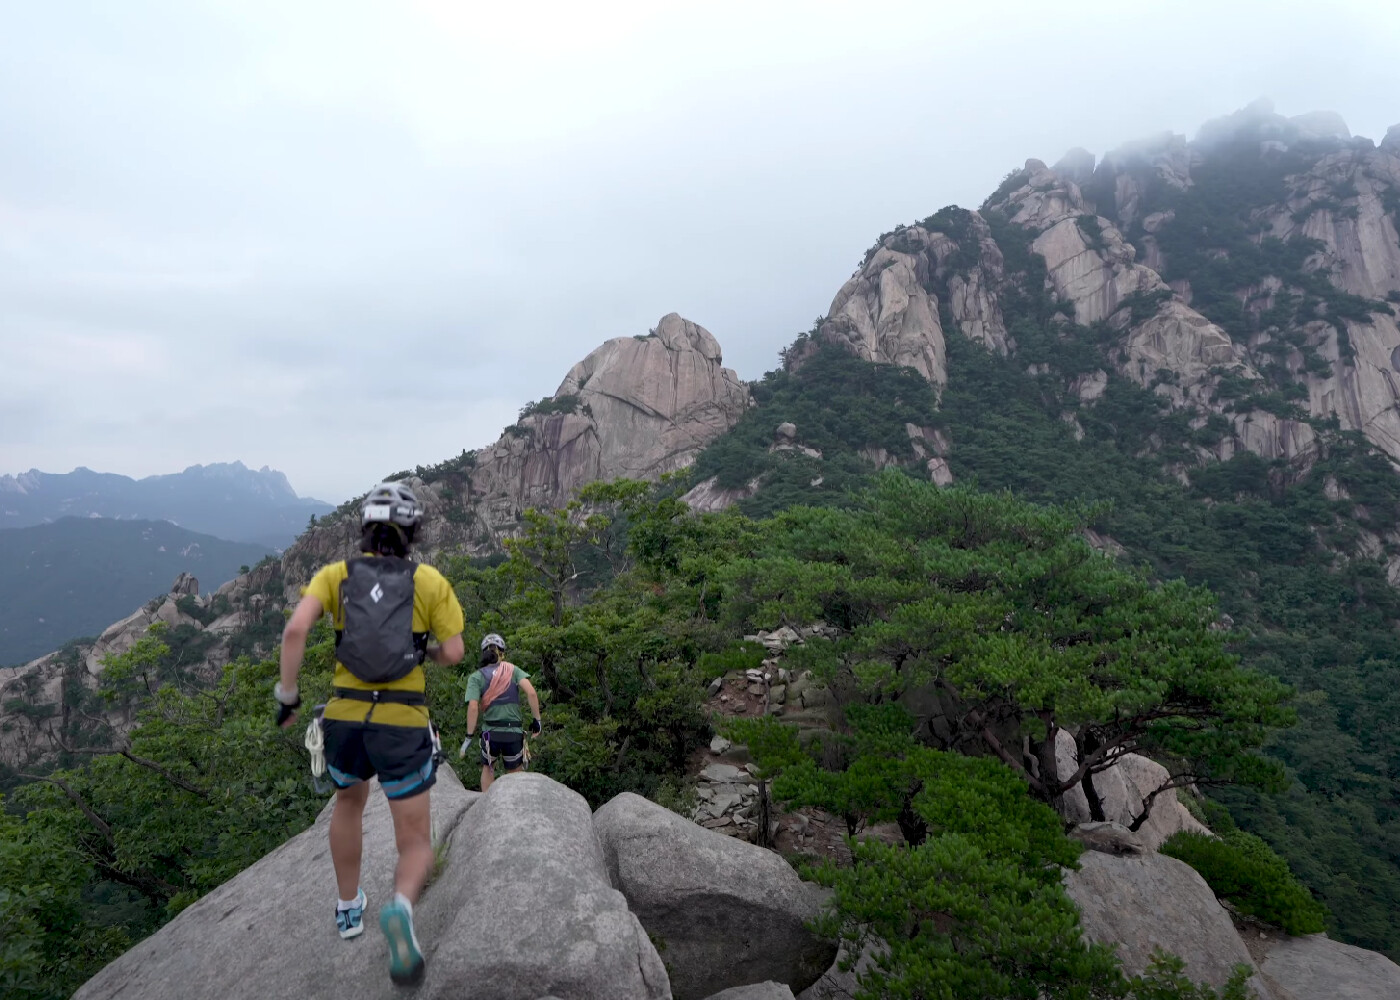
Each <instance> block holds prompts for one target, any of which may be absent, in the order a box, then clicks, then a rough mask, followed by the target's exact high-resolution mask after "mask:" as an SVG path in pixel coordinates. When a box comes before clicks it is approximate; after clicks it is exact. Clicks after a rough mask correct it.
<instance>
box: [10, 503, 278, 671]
mask: <svg viewBox="0 0 1400 1000" xmlns="http://www.w3.org/2000/svg"><path fill="white" fill-rule="evenodd" d="M268 551H269V550H268V549H267V548H266V547H264V546H261V545H251V544H248V543H246V542H226V541H224V540H223V539H221V538H214V537H212V536H210V535H200V534H196V533H195V532H193V531H186V530H185V529H184V528H180V527H176V526H175V525H173V524H171V523H170V522H168V521H115V520H111V519H109V518H87V517H84V518H76V517H65V518H63V519H61V520H58V521H55V522H54V523H52V524H41V525H35V526H34V527H29V528H6V529H3V530H0V664H4V665H9V664H17V663H25V662H27V661H28V660H32V659H33V658H34V657H36V656H42V655H43V654H44V653H47V652H49V651H50V650H54V649H57V648H58V647H59V646H61V645H63V643H65V642H67V641H68V640H69V639H71V638H73V637H74V636H78V635H94V634H96V633H99V632H101V631H102V630H103V629H104V628H106V627H107V626H108V625H110V624H112V623H113V622H114V621H119V620H121V619H122V618H125V617H126V616H127V615H129V614H131V611H132V609H133V608H139V607H140V606H141V605H142V604H144V603H145V602H146V601H148V600H150V599H151V598H152V597H154V596H156V595H158V594H163V593H165V592H166V591H168V590H169V589H170V585H171V583H173V582H174V580H175V578H176V577H177V576H179V575H180V573H181V572H189V573H192V574H194V575H195V576H196V577H198V578H199V582H200V585H201V586H202V587H204V588H205V589H206V590H213V589H214V588H215V587H217V586H219V585H220V584H222V583H224V582H225V581H228V580H231V579H233V577H234V576H236V575H237V573H238V568H239V566H240V565H242V564H245V563H255V562H257V561H258V560H259V559H261V558H262V557H263V556H265V555H267V554H268Z"/></svg>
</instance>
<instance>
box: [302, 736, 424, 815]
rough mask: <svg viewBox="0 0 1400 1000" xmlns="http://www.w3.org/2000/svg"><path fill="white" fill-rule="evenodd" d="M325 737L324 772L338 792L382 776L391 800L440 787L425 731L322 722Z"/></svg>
mask: <svg viewBox="0 0 1400 1000" xmlns="http://www.w3.org/2000/svg"><path fill="white" fill-rule="evenodd" d="M321 727H322V732H323V733H324V735H325V737H326V772H327V773H328V774H330V776H331V780H332V781H334V782H335V784H336V787H338V788H349V787H350V786H351V785H354V784H356V783H357V782H360V781H368V780H369V779H370V778H372V777H374V776H375V775H378V776H379V784H380V787H382V788H383V789H384V794H385V795H386V796H388V797H389V798H391V799H408V798H412V797H413V796H415V795H417V794H419V793H420V792H426V791H427V790H428V789H429V788H432V787H433V785H434V784H435V783H436V782H437V773H436V771H435V770H434V769H433V739H432V736H431V735H430V734H429V732H428V728H427V727H426V726H377V725H375V724H374V723H364V722H344V721H341V720H339V719H323V720H321Z"/></svg>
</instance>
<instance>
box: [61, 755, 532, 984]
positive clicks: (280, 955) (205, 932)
mask: <svg viewBox="0 0 1400 1000" xmlns="http://www.w3.org/2000/svg"><path fill="white" fill-rule="evenodd" d="M371 792H372V794H371V795H370V799H369V804H368V805H367V806H366V807H365V817H364V857H363V861H362V873H363V874H362V876H361V886H362V888H363V889H364V890H365V894H366V896H367V897H368V898H369V905H370V909H369V913H368V918H369V919H367V920H366V923H369V924H371V926H376V925H375V923H374V918H375V916H376V915H377V913H378V910H379V907H380V905H382V904H383V903H384V902H385V901H386V900H388V899H389V898H390V897H392V895H393V870H394V863H395V857H396V855H395V851H394V834H393V825H392V821H391V820H390V817H389V808H388V805H387V804H386V802H385V800H384V796H383V795H381V794H380V793H379V790H378V789H377V788H376V789H372V790H371ZM432 796H433V798H432V812H433V828H434V830H435V831H436V835H437V837H438V840H439V842H441V843H445V844H446V845H447V847H448V851H449V857H450V856H451V854H452V852H453V851H455V849H456V847H457V845H458V843H459V840H458V836H457V831H458V827H459V824H460V823H461V821H462V818H463V816H464V815H465V814H466V813H467V812H468V810H470V809H471V808H472V807H473V806H474V805H475V803H476V802H477V800H478V799H479V798H480V796H479V795H478V794H477V793H476V792H469V791H466V790H465V789H464V788H463V787H462V785H461V782H459V781H457V779H456V777H455V776H454V775H452V773H451V772H450V771H446V770H445V771H443V772H442V774H441V777H440V779H439V781H438V784H437V786H436V787H435V788H434V789H433V791H432ZM330 813H331V809H330V807H329V806H328V807H327V808H326V809H325V810H324V811H323V812H322V813H321V816H320V818H319V819H317V821H316V824H315V825H314V826H313V827H312V828H311V829H309V830H307V831H306V832H305V833H302V834H300V835H298V836H296V837H293V838H292V839H291V840H289V841H287V843H285V844H283V845H282V846H281V847H279V848H278V849H277V850H275V851H273V852H272V853H271V854H269V855H268V856H267V857H265V858H263V859H262V860H261V861H259V862H257V863H256V864H254V865H253V866H252V867H251V868H249V869H247V870H246V871H244V872H243V873H242V874H240V875H238V876H237V877H236V878H234V879H231V880H230V881H228V882H226V883H224V884H223V885H221V886H220V887H219V888H218V889H215V890H214V891H213V892H211V893H210V894H209V895H207V896H205V897H204V898H203V899H201V900H199V901H198V902H196V903H195V904H194V905H193V906H190V907H189V908H188V909H186V910H185V911H184V912H182V913H181V914H180V915H179V916H177V917H176V918H175V919H174V920H172V921H171V922H170V923H168V924H166V925H165V926H164V927H163V928H161V929H160V930H159V931H157V932H156V933H155V934H152V935H151V936H150V937H148V938H146V940H144V941H142V942H141V943H140V944H138V945H137V946H136V947H134V948H132V949H131V950H130V951H128V952H127V953H126V954H125V955H122V956H121V957H120V958H118V959H117V960H116V961H114V962H112V963H111V964H109V965H108V966H107V967H106V968H104V969H103V970H102V971H101V972H99V973H98V974H97V975H96V976H94V977H93V978H92V979H90V980H88V982H87V983H86V984H85V985H84V986H83V987H82V988H81V989H79V990H78V992H77V993H75V994H74V1000H113V998H117V997H121V998H123V1000H124V998H126V997H141V998H143V1000H203V998H207V1000H239V998H248V1000H284V998H285V1000H293V998H301V997H314V996H340V995H344V996H358V997H366V998H374V997H383V998H385V1000H388V998H390V997H394V996H399V995H401V992H400V991H398V990H397V989H396V987H394V986H392V985H391V984H390V983H389V977H388V976H387V975H386V974H385V971H384V970H385V967H386V965H387V961H388V952H387V949H386V946H385V943H384V937H383V935H381V934H376V933H373V932H370V931H367V932H366V933H365V934H364V936H363V937H361V938H359V939H357V940H355V941H348V942H347V941H341V940H340V939H339V938H338V937H337V936H336V932H335V926H334V924H333V923H332V922H331V919H330V918H331V911H332V910H333V909H334V904H333V903H332V902H331V899H332V897H333V894H334V892H335V880H334V873H333V871H332V869H331V862H330V855H329V853H328V848H327V845H326V831H327V827H328V824H329V823H330ZM440 890H441V887H440V886H438V885H434V886H431V887H430V888H429V890H428V893H427V895H425V896H424V898H423V899H422V900H421V901H420V904H419V906H418V910H417V913H416V914H415V923H416V924H417V931H418V936H419V938H420V940H421V941H422V942H423V944H424V946H425V947H431V946H432V943H433V942H440V941H441V940H442V937H441V927H442V926H443V924H444V922H445V920H446V918H447V915H448V913H449V912H450V910H451V907H452V906H453V905H455V906H457V907H465V908H467V909H468V910H469V911H474V910H475V909H476V907H477V906H478V905H479V904H478V902H477V901H475V900H470V899H464V898H460V897H458V898H455V899H451V900H449V899H447V898H445V896H446V893H445V892H442V891H440ZM434 897H437V898H436V899H435V898H434ZM429 968H430V969H431V968H432V965H431V956H430V965H429ZM544 992H547V991H540V992H539V993H532V994H528V996H529V998H530V1000H534V998H535V997H536V996H540V995H541V994H542V993H544ZM420 995H424V996H436V995H440V994H434V993H421V994H420Z"/></svg>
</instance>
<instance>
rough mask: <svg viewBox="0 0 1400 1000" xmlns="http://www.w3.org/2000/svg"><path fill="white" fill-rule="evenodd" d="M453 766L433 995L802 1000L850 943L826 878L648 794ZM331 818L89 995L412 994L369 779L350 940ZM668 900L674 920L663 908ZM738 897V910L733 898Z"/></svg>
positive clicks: (430, 896)
mask: <svg viewBox="0 0 1400 1000" xmlns="http://www.w3.org/2000/svg"><path fill="white" fill-rule="evenodd" d="M440 774H441V777H440V780H439V782H438V785H437V786H436V787H435V788H434V789H433V792H432V796H433V798H432V813H433V828H434V834H435V838H436V841H437V843H438V844H439V845H440V846H439V856H440V859H441V860H440V862H439V866H438V868H437V869H436V870H435V872H434V874H433V876H432V878H431V880H430V882H429V884H428V887H427V888H426V889H425V890H424V893H423V895H422V897H421V898H420V899H419V901H418V904H417V906H416V907H415V910H414V923H415V925H416V931H417V936H418V938H419V941H420V944H421V946H422V948H423V952H424V956H425V958H426V959H427V972H426V975H425V977H424V980H423V983H422V985H421V986H420V987H419V988H418V990H417V992H416V993H415V995H416V996H419V997H424V998H430V1000H438V998H440V1000H448V998H457V997H462V996H489V997H493V998H496V1000H549V998H555V1000H668V998H670V997H671V996H672V995H673V994H672V987H671V978H670V977H668V973H667V966H670V968H671V974H672V975H673V976H675V977H676V980H677V983H678V984H679V988H678V990H677V992H676V993H675V995H676V996H678V997H681V998H682V1000H684V998H685V997H692V998H695V1000H700V998H704V997H710V996H711V995H712V994H715V993H716V992H718V991H721V990H723V991H725V992H724V993H722V994H721V995H722V996H724V997H725V998H726V1000H734V998H752V1000H767V998H789V1000H790V998H791V997H792V995H793V994H792V990H791V988H790V986H789V983H795V984H801V985H805V984H806V983H808V982H810V981H811V980H813V979H815V978H816V977H817V976H818V975H819V974H820V973H821V972H822V970H823V969H825V968H826V967H827V965H828V964H829V962H830V959H831V956H832V955H833V954H834V947H832V946H828V945H824V944H820V943H818V942H816V941H815V939H814V938H812V936H811V935H810V934H809V933H808V932H806V931H805V929H804V928H802V927H801V923H800V920H799V919H798V917H799V914H805V915H807V916H812V915H815V906H816V905H817V904H816V900H815V899H814V898H813V897H812V896H811V895H809V893H810V892H812V891H816V890H814V889H813V887H811V886H805V885H804V884H803V883H801V882H800V881H799V880H798V878H797V875H796V873H794V872H793V871H792V869H791V868H790V867H789V866H788V865H787V863H786V862H785V861H783V860H782V859H781V858H780V857H778V856H777V855H776V854H772V853H771V852H768V851H763V850H760V849H758V848H754V847H750V846H749V845H746V844H740V843H738V842H736V841H732V840H729V839H728V838H725V837H723V836H720V835H719V834H712V833H709V832H708V831H705V830H701V829H700V828H699V827H695V826H694V825H693V824H690V823H689V822H687V821H686V820H684V819H681V818H680V817H678V816H675V815H674V814H672V813H669V812H667V811H666V810H664V809H662V808H661V807H660V806H656V805H653V804H652V803H650V802H647V801H646V800H645V799H640V798H638V797H637V796H632V795H624V796H620V797H619V798H618V799H615V800H614V801H613V802H612V803H609V804H608V805H606V806H604V807H603V808H602V809H600V810H599V812H598V814H597V817H596V819H595V817H594V815H593V814H592V813H591V812H590V810H589V808H588V804H587V803H586V802H585V801H584V800H583V798H582V797H581V796H579V795H578V794H577V793H575V792H573V791H571V790H569V789H568V788H565V787H564V786H563V785H560V784H559V783H557V782H555V781H552V780H551V779H549V778H547V777H544V776H543V775H538V774H520V775H510V776H508V777H505V778H502V779H501V780H499V781H497V782H496V783H495V784H493V785H492V786H491V790H490V792H489V793H487V794H485V795H481V794H478V793H476V792H469V791H466V790H464V789H463V788H462V785H461V783H460V782H459V781H458V780H457V778H456V776H455V775H454V774H453V773H452V772H451V770H450V769H444V770H443V771H441V772H440ZM330 812H331V807H327V809H326V810H324V811H323V812H322V814H321V816H320V818H319V819H318V820H317V821H316V824H315V825H314V826H313V827H312V828H311V829H309V830H307V831H305V832H304V833H302V834H299V835H298V836H296V837H293V838H292V839H291V840H289V841H288V842H287V843H286V844H284V845H283V846H282V847H280V848H278V849H277V850H276V851H273V852H272V853H271V854H269V855H268V856H267V857H265V858H263V859H262V860H261V861H259V862H257V863H256V864H254V865H253V866H252V867H251V868H249V869H247V870H246V871H244V872H243V873H242V874H240V875H238V876H236V877H235V878H233V879H231V880H230V881H229V882H227V883H225V884H224V885H223V886H221V887H219V888H218V889H216V890H215V891H214V892H212V893H210V894H209V895H208V896H206V897H204V898H203V899H201V900H199V901H198V902H197V903H195V904H194V905H193V906H191V907H189V908H188V909H187V910H185V911H184V912H183V913H181V914H180V915H179V916H178V917H176V918H175V919H174V920H172V921H171V922H170V923H169V924H167V925H166V926H165V927H163V928H162V929H161V930H159V931H157V932H156V933H155V934H153V935H152V936H151V937H149V938H147V939H146V940H145V941H143V942H141V943H140V944H139V945H137V946H136V947H135V948H133V949H131V951H129V952H127V953H126V954H125V955H123V956H122V957H120V958H118V959H117V960H116V961H114V962H112V963H111V964H110V965H108V966H107V967H106V968H105V969H103V970H102V971H101V972H100V973H98V974H97V975H96V976H94V977H93V978H92V979H91V980H89V981H88V982H87V983H86V984H85V985H84V986H83V987H82V988H81V989H80V990H79V991H78V992H77V994H75V998H76V1000H114V998H117V997H136V996H139V997H143V998H149V1000H163V998H174V997H180V998H190V1000H201V998H206V997H207V998H211V1000H212V998H215V997H217V998H219V1000H243V998H247V1000H300V998H302V997H308V996H326V995H338V994H340V993H344V994H346V995H355V996H368V997H381V996H382V997H386V998H387V997H390V996H398V995H401V991H399V990H398V989H397V988H396V987H394V986H392V985H391V984H390V982H389V979H388V976H387V974H386V972H385V968H386V965H387V962H386V958H387V954H386V951H385V942H384V939H383V936H382V935H381V934H380V933H379V932H378V930H377V929H375V920H374V918H375V916H376V915H377V912H378V909H379V907H380V906H381V905H382V904H383V903H384V901H385V900H387V899H388V898H390V896H391V895H392V872H393V868H394V857H395V855H394V846H393V845H394V837H393V827H392V822H391V819H390V816H389V810H388V807H387V804H386V803H385V800H384V798H383V796H382V795H380V794H379V791H378V790H377V789H374V790H372V792H371V796H370V800H369V804H368V806H367V807H366V810H365V820H364V860H363V875H362V880H361V881H362V886H363V888H364V890H365V893H366V895H367V896H368V897H369V901H370V903H369V912H368V914H367V916H368V919H367V921H366V922H367V923H368V924H369V925H370V926H369V929H367V931H366V933H365V934H364V935H363V936H362V937H360V938H358V939H356V940H354V941H350V942H343V941H340V940H339V939H338V938H337V937H336V932H335V927H334V924H333V923H332V921H331V919H330V916H331V914H330V906H329V902H330V900H331V899H332V898H333V893H334V891H335V889H334V880H333V873H332V869H331V864H330V859H329V856H328V848H327V843H326V835H327V824H328V823H329V819H330ZM658 838H659V839H658ZM747 881H751V882H752V883H753V885H752V886H750V887H748V888H745V887H744V883H745V882H747ZM614 882H616V883H617V887H614ZM619 888H620V889H622V890H623V891H619ZM707 893H708V895H707ZM764 893H768V894H770V895H771V896H772V897H773V898H769V899H763V898H761V897H762V895H763V894H764ZM707 900H708V903H707ZM668 901H669V907H670V909H671V910H672V911H674V912H672V913H666V912H663V911H665V910H666V909H667V906H668ZM721 901H727V903H728V904H729V907H728V908H726V907H725V906H718V909H717V908H716V906H717V905H718V904H720V903H721ZM707 906H708V909H707ZM760 911H761V913H762V915H763V916H765V917H766V918H767V919H768V920H769V921H770V922H769V923H764V922H762V921H760V920H758V919H757V915H758V914H759V913H760ZM687 913H688V914H690V916H689V918H688V919H687V918H686V916H685V914H687ZM701 913H704V914H707V915H708V917H707V918H706V919H702V918H701V917H700V916H699V914H701ZM658 920H659V921H660V923H659V924H658V925H657V927H652V926H649V924H648V921H658ZM668 921H670V922H668ZM658 927H659V928H663V929H657V928H658ZM668 935H669V936H668ZM653 940H655V941H656V942H658V944H657V945H655V946H654V945H653V943H652V942H653ZM658 947H659V948H660V952H659V953H658ZM702 953H705V954H709V956H710V962H709V964H708V965H702V964H700V958H701V955H702ZM663 958H664V959H665V962H664V964H663ZM809 968H811V969H812V971H811V972H810V973H809V972H808V971H806V970H808V969H809ZM789 975H791V976H792V977H793V978H791V979H790V978H787V977H788V976H789ZM799 988H800V986H799Z"/></svg>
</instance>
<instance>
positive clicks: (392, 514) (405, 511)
mask: <svg viewBox="0 0 1400 1000" xmlns="http://www.w3.org/2000/svg"><path fill="white" fill-rule="evenodd" d="M422 520H423V505H422V504H420V503H419V502H418V498H417V497H416V496H414V495H413V491H412V490H411V489H409V488H408V487H407V486H405V485H404V484H403V483H394V482H388V483H380V484H379V485H378V486H376V487H374V489H372V490H370V491H369V495H368V496H366V497H365V499H364V502H363V503H362V504H360V527H361V528H364V527H368V526H369V525H371V524H397V525H398V526H399V527H400V528H413V527H416V526H417V525H418V522H420V521H422Z"/></svg>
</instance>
